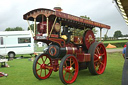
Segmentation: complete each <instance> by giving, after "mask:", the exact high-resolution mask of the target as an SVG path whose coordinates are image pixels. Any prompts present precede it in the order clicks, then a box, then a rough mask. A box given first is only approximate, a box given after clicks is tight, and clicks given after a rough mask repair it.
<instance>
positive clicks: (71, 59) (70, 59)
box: [70, 58, 72, 66]
mask: <svg viewBox="0 0 128 85" xmlns="http://www.w3.org/2000/svg"><path fill="white" fill-rule="evenodd" d="M71 63H72V59H71V58H70V66H71Z"/></svg>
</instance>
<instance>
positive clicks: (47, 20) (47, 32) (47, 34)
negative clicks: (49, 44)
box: [47, 17, 48, 36]
mask: <svg viewBox="0 0 128 85" xmlns="http://www.w3.org/2000/svg"><path fill="white" fill-rule="evenodd" d="M47 36H48V17H47Z"/></svg>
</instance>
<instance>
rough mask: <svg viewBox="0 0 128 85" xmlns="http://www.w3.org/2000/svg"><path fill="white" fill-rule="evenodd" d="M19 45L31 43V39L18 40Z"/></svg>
mask: <svg viewBox="0 0 128 85" xmlns="http://www.w3.org/2000/svg"><path fill="white" fill-rule="evenodd" d="M18 43H31V37H26V38H18Z"/></svg>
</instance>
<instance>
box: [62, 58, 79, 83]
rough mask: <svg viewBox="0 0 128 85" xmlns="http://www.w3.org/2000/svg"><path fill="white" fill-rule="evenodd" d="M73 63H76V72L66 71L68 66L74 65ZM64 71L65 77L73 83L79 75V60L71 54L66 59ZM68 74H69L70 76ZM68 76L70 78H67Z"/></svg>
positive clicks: (66, 80)
mask: <svg viewBox="0 0 128 85" xmlns="http://www.w3.org/2000/svg"><path fill="white" fill-rule="evenodd" d="M67 61H69V62H70V64H69V65H68V64H67ZM73 65H75V68H74V69H75V70H74V72H66V68H68V67H72V66H73ZM64 71H65V72H64ZM62 73H63V79H64V81H65V82H66V83H73V82H74V81H75V80H76V77H77V75H78V62H77V60H76V58H75V57H74V56H69V57H68V58H67V59H66V60H65V62H64V64H63V72H62ZM67 74H69V76H68V75H67ZM66 76H67V77H68V79H66V78H65V77H66Z"/></svg>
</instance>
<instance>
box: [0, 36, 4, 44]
mask: <svg viewBox="0 0 128 85" xmlns="http://www.w3.org/2000/svg"><path fill="white" fill-rule="evenodd" d="M0 45H3V37H0Z"/></svg>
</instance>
